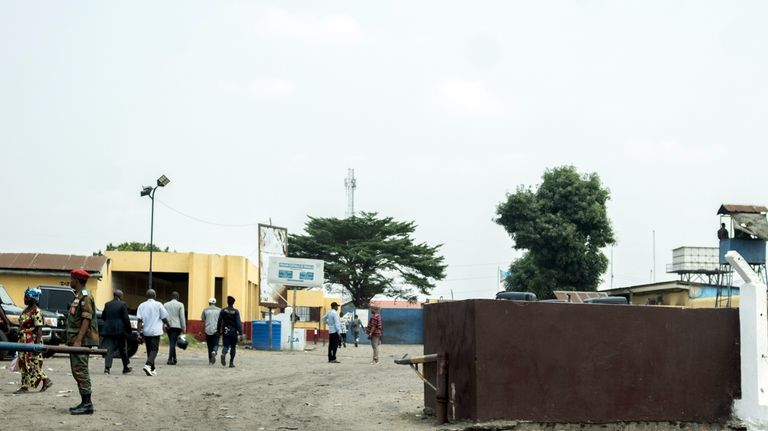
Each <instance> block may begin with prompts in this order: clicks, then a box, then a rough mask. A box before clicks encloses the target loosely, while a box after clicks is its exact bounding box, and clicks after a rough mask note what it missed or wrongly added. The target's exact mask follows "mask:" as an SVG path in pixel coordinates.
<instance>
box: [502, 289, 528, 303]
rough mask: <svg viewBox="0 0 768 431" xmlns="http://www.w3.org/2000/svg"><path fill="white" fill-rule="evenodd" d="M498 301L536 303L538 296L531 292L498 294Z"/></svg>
mask: <svg viewBox="0 0 768 431" xmlns="http://www.w3.org/2000/svg"><path fill="white" fill-rule="evenodd" d="M496 299H506V300H508V301H535V300H536V294H534V293H531V292H512V291H507V292H497V293H496Z"/></svg>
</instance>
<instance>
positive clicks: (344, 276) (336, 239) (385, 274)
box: [288, 213, 446, 308]
mask: <svg viewBox="0 0 768 431" xmlns="http://www.w3.org/2000/svg"><path fill="white" fill-rule="evenodd" d="M415 229H416V224H415V223H414V222H412V221H410V222H398V221H395V220H393V219H392V218H391V217H378V215H377V213H361V214H360V215H359V216H353V217H349V218H345V219H337V218H320V217H309V221H308V222H307V223H306V226H305V228H304V230H305V232H306V234H305V235H289V236H288V254H289V256H292V257H301V258H308V259H322V260H323V261H325V280H326V282H328V283H333V284H340V285H342V286H344V287H345V288H346V289H347V290H348V291H349V292H350V293H351V295H352V298H353V302H354V304H355V306H357V307H362V308H364V307H367V306H368V303H369V302H370V300H371V298H373V297H374V296H375V295H377V294H385V295H387V296H390V297H394V298H404V299H407V300H410V301H413V300H415V299H416V296H417V295H418V294H419V293H421V294H429V292H431V291H432V289H434V287H435V281H437V280H442V279H443V278H445V269H446V265H444V264H443V257H442V256H439V255H438V250H439V248H440V247H441V246H442V244H439V245H436V246H429V245H427V244H425V243H421V244H416V243H414V240H413V238H412V237H411V235H412V234H413V232H414V230H415Z"/></svg>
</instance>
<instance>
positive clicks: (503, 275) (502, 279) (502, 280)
mask: <svg viewBox="0 0 768 431" xmlns="http://www.w3.org/2000/svg"><path fill="white" fill-rule="evenodd" d="M497 269H498V270H499V278H498V283H499V292H502V291H505V290H507V288H508V287H509V282H508V281H507V277H509V276H510V275H512V273H511V272H509V271H502V270H501V268H497Z"/></svg>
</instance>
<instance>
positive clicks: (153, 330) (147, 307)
mask: <svg viewBox="0 0 768 431" xmlns="http://www.w3.org/2000/svg"><path fill="white" fill-rule="evenodd" d="M156 297H157V293H156V292H155V291H154V289H149V290H147V300H146V301H144V302H142V303H141V304H139V309H138V310H136V315H137V316H138V318H139V328H138V330H139V343H142V342H145V343H146V345H147V362H146V364H145V365H144V368H142V369H143V370H144V373H145V374H146V375H148V376H155V375H157V371H155V358H157V351H158V349H159V348H160V336H161V335H163V323H165V325H166V326H168V312H167V311H165V307H163V304H161V303H160V302H157V301H155V298H156Z"/></svg>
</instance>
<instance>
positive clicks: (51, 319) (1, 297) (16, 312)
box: [0, 285, 63, 360]
mask: <svg viewBox="0 0 768 431" xmlns="http://www.w3.org/2000/svg"><path fill="white" fill-rule="evenodd" d="M0 302H2V307H3V311H5V315H6V316H7V317H8V320H10V321H11V327H10V331H9V332H8V334H7V336H6V334H5V333H3V332H2V331H0V341H10V342H14V343H15V342H17V341H18V340H19V316H21V312H22V311H24V308H23V307H19V306H17V305H16V304H15V303H14V302H13V298H11V295H9V294H8V292H7V291H6V290H5V287H4V286H2V285H0ZM40 309H41V311H42V313H43V343H45V344H59V343H58V341H57V340H56V337H55V335H54V334H55V332H56V330H57V327H58V322H59V317H60V316H59V315H58V314H57V313H55V312H51V311H48V310H44V309H43V308H42V307H40ZM61 317H63V316H61ZM10 353H12V352H8V351H3V350H0V360H2V359H5V358H6V357H7V356H8V355H9V354H10Z"/></svg>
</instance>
